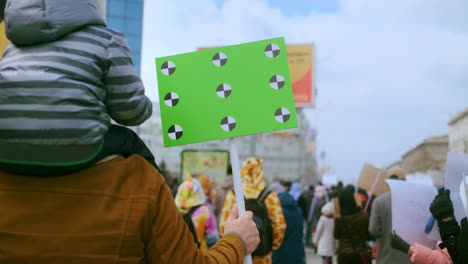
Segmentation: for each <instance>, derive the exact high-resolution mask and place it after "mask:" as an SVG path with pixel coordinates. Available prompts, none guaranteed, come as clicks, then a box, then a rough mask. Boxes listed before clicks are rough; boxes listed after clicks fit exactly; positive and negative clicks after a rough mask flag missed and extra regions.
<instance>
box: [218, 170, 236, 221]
mask: <svg viewBox="0 0 468 264" xmlns="http://www.w3.org/2000/svg"><path fill="white" fill-rule="evenodd" d="M230 190H234V181H233V179H232V167H231V165H230V164H229V166H228V168H227V170H226V177H225V178H224V180H223V181H222V182H221V183H220V184H219V185H218V186H217V187H216V189H215V199H214V212H215V215H216V220H217V221H218V223H219V222H220V220H221V212H222V210H223V204H224V199H226V195H227V193H228V191H230Z"/></svg>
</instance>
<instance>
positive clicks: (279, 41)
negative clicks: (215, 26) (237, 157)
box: [156, 38, 297, 147]
mask: <svg viewBox="0 0 468 264" xmlns="http://www.w3.org/2000/svg"><path fill="white" fill-rule="evenodd" d="M156 69H157V76H158V88H159V98H160V108H161V119H162V129H163V137H164V145H165V146H166V147H170V146H178V145H184V144H191V143H197V142H204V141H211V140H217V139H224V138H231V137H237V136H242V135H249V134H256V133H262V132H269V131H275V130H282V129H289V128H295V127H297V118H296V111H295V107H294V97H293V93H292V85H291V79H290V76H289V69H288V59H287V56H286V47H285V44H284V39H283V38H275V39H269V40H263V41H257V42H252V43H246V44H240V45H234V46H226V47H220V48H214V49H209V50H202V51H197V52H191V53H186V54H180V55H174V56H168V57H161V58H157V59H156Z"/></svg>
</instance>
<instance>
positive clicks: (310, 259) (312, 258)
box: [306, 247, 322, 264]
mask: <svg viewBox="0 0 468 264" xmlns="http://www.w3.org/2000/svg"><path fill="white" fill-rule="evenodd" d="M306 256H307V264H320V263H322V259H321V258H320V257H319V256H317V255H315V253H314V250H313V249H311V248H307V247H306Z"/></svg>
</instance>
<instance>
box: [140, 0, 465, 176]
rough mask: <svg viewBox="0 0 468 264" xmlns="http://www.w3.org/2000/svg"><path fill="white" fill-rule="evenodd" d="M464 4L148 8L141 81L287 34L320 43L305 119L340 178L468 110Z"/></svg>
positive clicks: (331, 0) (261, 2) (412, 1)
mask: <svg viewBox="0 0 468 264" xmlns="http://www.w3.org/2000/svg"><path fill="white" fill-rule="evenodd" d="M466 14H468V1H466V0H446V1H440V0H392V1H388V0H288V1H285V0H197V1H187V0H158V1H145V19H144V31H143V32H144V37H143V54H142V55H143V59H142V77H143V81H144V82H145V85H146V87H147V90H148V93H149V95H150V97H151V99H152V100H155V101H157V100H158V98H157V83H156V73H155V72H156V70H155V66H154V58H156V57H160V56H166V55H173V54H178V53H184V52H190V51H194V50H195V49H196V48H197V47H203V46H215V45H216V46H219V45H229V44H237V43H243V42H249V41H256V40H260V39H265V38H272V37H277V36H284V37H285V39H286V42H287V43H290V44H301V43H315V45H316V48H317V50H316V56H317V58H316V62H315V64H316V68H315V74H316V87H317V89H318V98H317V105H316V108H315V109H309V110H307V111H306V114H307V116H308V118H309V120H310V122H311V124H312V125H313V126H314V127H316V128H317V130H318V133H319V134H318V138H317V144H318V149H319V151H326V153H327V160H328V163H330V164H331V165H332V166H333V167H334V171H335V173H337V174H338V176H340V177H342V178H355V177H357V176H358V174H359V172H360V170H361V167H362V165H363V163H364V162H366V161H368V162H371V163H374V164H376V165H379V166H386V165H390V164H391V163H393V162H395V161H397V160H399V159H400V157H401V156H402V155H403V154H404V153H405V152H407V151H408V150H409V149H411V148H413V147H414V146H416V145H417V144H419V143H421V142H422V140H424V139H425V138H427V137H430V136H436V135H442V134H446V133H448V125H447V122H448V121H449V120H450V118H451V117H453V116H454V115H455V114H456V113H457V112H459V111H461V110H462V109H463V108H464V107H467V106H468V16H467V15H466Z"/></svg>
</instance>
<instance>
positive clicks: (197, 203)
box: [175, 175, 219, 250]
mask: <svg viewBox="0 0 468 264" xmlns="http://www.w3.org/2000/svg"><path fill="white" fill-rule="evenodd" d="M206 203H207V198H206V195H205V192H204V191H203V187H202V185H201V184H200V182H199V181H198V180H196V179H192V177H191V176H190V175H188V176H187V179H186V180H185V181H183V182H182V184H180V186H179V188H178V190H177V195H176V197H175V204H176V206H177V209H179V212H180V213H181V214H182V215H185V214H187V213H191V214H190V218H191V219H192V222H193V225H194V228H195V232H196V235H197V239H198V242H199V243H200V248H201V249H202V250H206V249H208V248H210V247H211V246H213V245H214V244H215V243H216V241H218V239H219V232H218V224H217V223H216V218H215V216H214V214H213V213H212V212H211V211H210V209H209V208H208V207H207V206H206Z"/></svg>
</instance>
